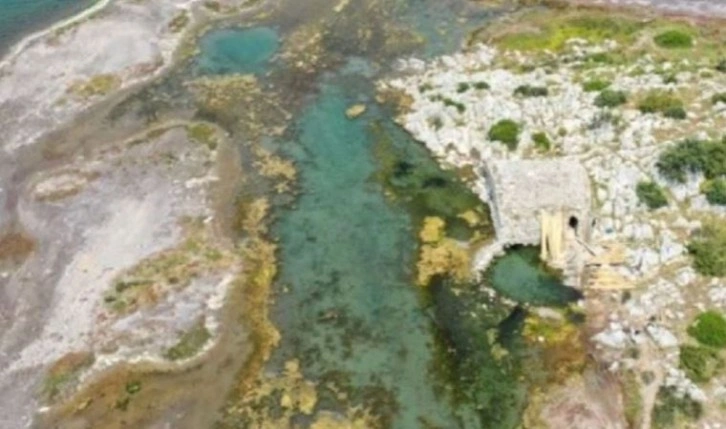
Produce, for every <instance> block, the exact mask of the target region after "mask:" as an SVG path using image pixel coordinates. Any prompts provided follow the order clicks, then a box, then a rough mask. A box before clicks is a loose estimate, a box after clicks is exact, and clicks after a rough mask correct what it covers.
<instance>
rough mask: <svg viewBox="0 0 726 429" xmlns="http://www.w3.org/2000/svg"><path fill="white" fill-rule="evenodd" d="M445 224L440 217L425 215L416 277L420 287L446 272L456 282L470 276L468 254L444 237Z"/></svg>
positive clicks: (461, 245) (459, 245)
mask: <svg viewBox="0 0 726 429" xmlns="http://www.w3.org/2000/svg"><path fill="white" fill-rule="evenodd" d="M445 226H446V223H445V222H444V220H443V219H441V218H438V217H427V218H425V219H424V221H423V227H422V229H421V232H420V233H419V238H420V239H421V243H422V244H421V250H420V254H419V259H418V263H417V269H418V277H417V279H416V282H417V283H418V284H419V285H421V286H425V285H428V284H429V283H430V282H431V279H432V278H433V277H434V276H437V275H448V276H451V277H452V278H454V279H455V280H456V281H459V282H464V281H467V280H469V278H470V277H471V268H470V266H471V257H470V255H469V251H468V249H467V247H466V245H465V244H464V243H459V242H457V241H456V240H453V239H451V238H448V237H446V236H445V235H444V227H445Z"/></svg>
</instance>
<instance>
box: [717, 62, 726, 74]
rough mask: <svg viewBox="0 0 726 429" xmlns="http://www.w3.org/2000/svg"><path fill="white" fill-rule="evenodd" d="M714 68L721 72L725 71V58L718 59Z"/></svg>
mask: <svg viewBox="0 0 726 429" xmlns="http://www.w3.org/2000/svg"><path fill="white" fill-rule="evenodd" d="M716 70H718V71H720V72H721V73H726V60H721V61H719V62H718V64H716Z"/></svg>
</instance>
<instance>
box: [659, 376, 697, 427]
mask: <svg viewBox="0 0 726 429" xmlns="http://www.w3.org/2000/svg"><path fill="white" fill-rule="evenodd" d="M702 415H703V405H702V404H701V403H700V402H698V401H695V400H694V399H692V398H690V397H688V396H685V397H684V396H680V395H679V394H678V392H676V389H675V388H673V387H665V386H661V387H660V389H659V390H658V395H657V396H656V398H655V406H654V407H653V414H652V424H653V427H654V428H656V429H665V428H674V427H679V428H680V427H684V424H683V421H684V420H692V421H694V420H698V419H700V418H701V416H702Z"/></svg>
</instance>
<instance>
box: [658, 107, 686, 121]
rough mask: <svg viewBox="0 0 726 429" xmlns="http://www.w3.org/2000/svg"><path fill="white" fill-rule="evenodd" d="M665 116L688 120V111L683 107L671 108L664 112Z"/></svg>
mask: <svg viewBox="0 0 726 429" xmlns="http://www.w3.org/2000/svg"><path fill="white" fill-rule="evenodd" d="M663 116H665V117H666V118H671V119H686V116H688V115H687V114H686V110H685V109H684V108H683V107H671V108H668V109H666V110H665V111H664V112H663Z"/></svg>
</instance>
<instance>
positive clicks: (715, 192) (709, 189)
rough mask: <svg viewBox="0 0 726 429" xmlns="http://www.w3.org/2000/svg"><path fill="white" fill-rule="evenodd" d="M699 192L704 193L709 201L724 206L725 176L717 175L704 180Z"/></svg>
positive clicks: (725, 198)
mask: <svg viewBox="0 0 726 429" xmlns="http://www.w3.org/2000/svg"><path fill="white" fill-rule="evenodd" d="M701 192H703V194H704V195H706V199H707V200H708V202H709V203H711V204H714V205H719V206H726V178H724V177H718V178H716V179H713V180H707V181H705V182H704V183H703V185H702V186H701Z"/></svg>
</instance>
